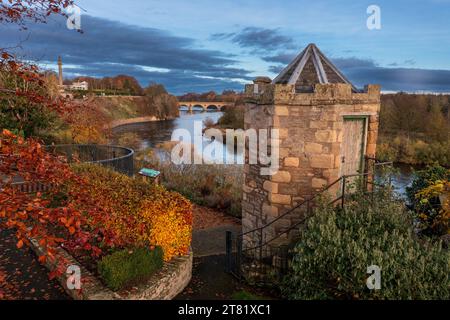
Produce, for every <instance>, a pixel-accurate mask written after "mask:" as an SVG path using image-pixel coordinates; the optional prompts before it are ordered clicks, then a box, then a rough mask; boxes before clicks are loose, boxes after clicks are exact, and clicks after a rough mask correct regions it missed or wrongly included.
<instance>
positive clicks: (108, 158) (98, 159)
mask: <svg viewBox="0 0 450 320" xmlns="http://www.w3.org/2000/svg"><path fill="white" fill-rule="evenodd" d="M46 150H47V151H48V152H51V153H53V154H56V155H62V156H65V157H66V158H67V160H68V162H69V163H76V162H80V163H94V164H100V165H102V166H105V167H109V168H111V169H113V170H115V171H118V172H121V173H124V174H127V175H129V176H132V175H133V174H134V150H132V149H129V148H125V147H119V146H112V145H96V144H67V145H52V146H46Z"/></svg>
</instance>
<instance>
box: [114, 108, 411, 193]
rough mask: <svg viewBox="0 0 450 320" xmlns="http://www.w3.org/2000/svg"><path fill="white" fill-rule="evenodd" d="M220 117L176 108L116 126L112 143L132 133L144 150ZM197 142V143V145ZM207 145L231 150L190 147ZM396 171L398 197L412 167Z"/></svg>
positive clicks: (196, 143)
mask: <svg viewBox="0 0 450 320" xmlns="http://www.w3.org/2000/svg"><path fill="white" fill-rule="evenodd" d="M221 116H222V112H217V111H208V112H200V111H194V112H193V113H188V112H187V111H180V117H179V118H177V119H174V120H167V121H155V122H146V123H136V124H129V125H124V126H120V127H117V128H115V129H114V130H113V138H112V140H113V142H114V143H117V141H118V140H119V139H120V137H121V136H122V135H124V134H126V133H134V134H136V135H137V136H138V139H139V149H140V150H145V149H146V148H152V147H155V146H157V145H158V144H161V143H164V142H167V141H170V140H171V138H172V133H173V132H174V130H176V129H185V130H187V132H189V133H190V134H191V135H192V137H193V136H194V133H195V132H194V131H195V130H194V123H195V122H196V121H198V122H197V123H199V124H201V123H203V121H205V120H207V119H208V118H209V119H211V120H212V121H214V122H217V120H218V119H219V118H220V117H221ZM200 144H201V146H200ZM207 145H213V146H215V147H217V148H223V154H222V156H223V157H224V159H225V157H226V156H228V155H230V154H231V152H230V151H229V150H227V148H226V146H224V145H222V144H221V143H220V142H217V141H211V140H210V139H208V138H203V139H199V140H197V141H194V146H195V148H196V150H200V149H199V148H200V147H201V148H203V149H204V148H205V147H206V146H207ZM217 158H218V156H216V155H215V154H212V155H210V156H209V157H208V156H207V157H206V159H208V160H212V161H214V160H217ZM242 159H243V155H242V154H237V155H236V157H235V161H239V162H242ZM395 167H396V169H397V173H396V174H395V175H394V176H393V178H392V184H393V186H394V187H395V189H396V191H397V193H398V194H399V195H401V196H402V197H404V196H405V191H406V190H405V189H406V187H407V186H408V184H409V183H410V182H411V180H412V176H413V172H414V168H413V167H411V166H409V165H404V164H396V165H395Z"/></svg>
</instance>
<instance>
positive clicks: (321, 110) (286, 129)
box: [242, 83, 380, 240]
mask: <svg viewBox="0 0 450 320" xmlns="http://www.w3.org/2000/svg"><path fill="white" fill-rule="evenodd" d="M379 110H380V88H379V86H376V85H369V86H367V87H366V90H365V92H364V93H353V92H352V90H351V86H350V85H347V84H317V85H316V86H315V90H314V92H313V93H295V88H294V86H293V85H282V84H270V83H258V84H256V85H248V86H247V87H246V113H245V129H250V128H254V129H272V128H273V129H278V130H279V140H280V141H279V142H280V169H279V171H278V172H277V173H276V174H275V175H273V176H261V175H260V170H259V169H260V166H259V165H249V164H245V169H244V172H245V179H244V195H243V205H242V224H243V232H246V231H249V230H252V229H255V228H257V227H261V226H263V225H265V224H267V223H268V222H270V221H272V220H273V219H275V218H276V217H278V216H279V215H281V214H283V213H284V212H286V211H287V210H289V209H290V208H292V207H293V206H295V205H297V204H299V203H300V202H303V201H304V200H305V199H307V198H309V197H311V196H313V195H314V194H316V193H317V192H318V191H320V190H321V189H322V188H323V187H324V186H327V185H329V184H331V183H332V182H334V181H335V180H337V179H338V178H339V170H340V164H341V144H342V137H343V130H342V129H343V123H344V117H345V116H365V117H367V119H368V131H367V143H366V150H365V154H366V155H367V156H374V155H375V152H376V141H377V135H378V116H379ZM330 192H337V190H331V191H330ZM292 223H293V221H292V220H291V219H286V220H283V219H281V220H280V221H279V222H277V223H276V224H274V225H273V226H271V228H269V230H267V231H266V232H268V233H269V236H270V234H273V235H275V234H278V232H279V230H281V228H284V227H288V226H290V225H291V224H292ZM255 240H256V239H255Z"/></svg>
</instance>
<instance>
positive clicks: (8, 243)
mask: <svg viewBox="0 0 450 320" xmlns="http://www.w3.org/2000/svg"><path fill="white" fill-rule="evenodd" d="M16 243H17V240H16V238H15V236H14V233H13V232H12V231H11V230H0V300H3V299H7V300H43V299H44V300H66V299H69V298H68V296H67V295H66V293H65V292H64V290H63V288H62V287H61V286H60V285H59V284H58V282H57V281H56V280H52V281H50V280H49V279H48V271H47V269H46V268H45V267H44V266H42V265H41V264H40V263H39V262H38V261H37V258H36V256H35V255H34V253H33V252H32V251H31V250H30V249H29V248H26V247H23V248H22V249H20V250H19V249H17V248H16Z"/></svg>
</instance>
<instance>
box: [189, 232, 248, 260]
mask: <svg viewBox="0 0 450 320" xmlns="http://www.w3.org/2000/svg"><path fill="white" fill-rule="evenodd" d="M227 231H233V232H235V233H240V232H241V227H240V226H237V225H223V226H218V227H214V228H208V229H204V230H194V232H193V234H192V250H193V251H194V256H195V257H205V256H213V255H221V254H225V237H226V236H225V234H226V232H227Z"/></svg>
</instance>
